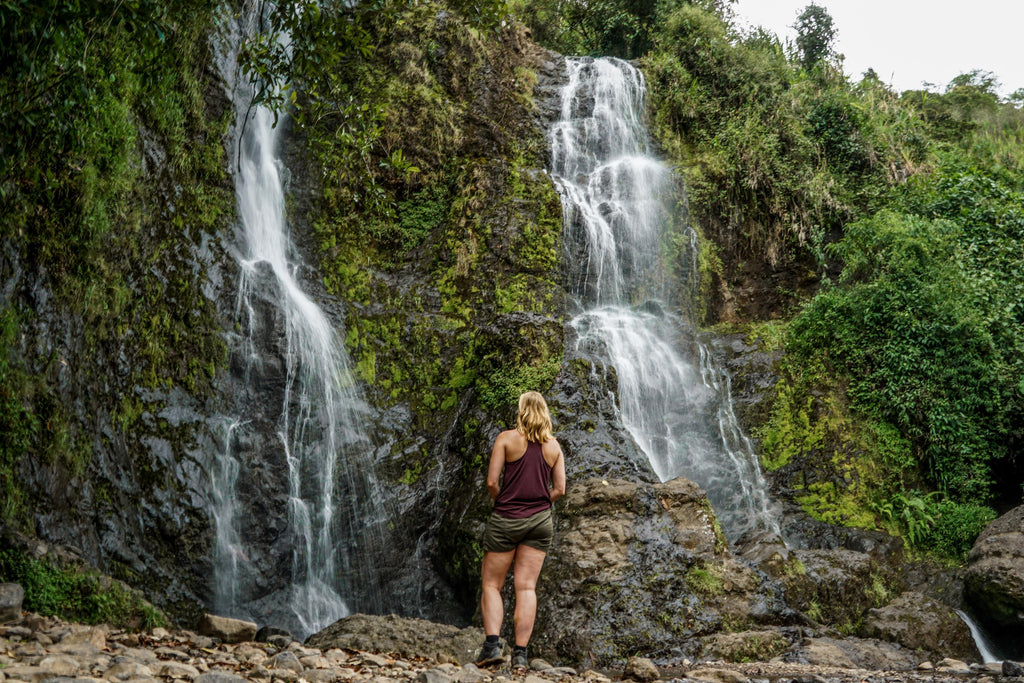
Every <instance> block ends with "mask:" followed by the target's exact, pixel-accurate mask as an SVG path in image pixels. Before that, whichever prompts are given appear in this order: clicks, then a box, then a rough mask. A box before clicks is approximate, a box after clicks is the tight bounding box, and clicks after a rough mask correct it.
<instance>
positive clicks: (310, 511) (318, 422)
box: [211, 17, 383, 638]
mask: <svg viewBox="0 0 1024 683" xmlns="http://www.w3.org/2000/svg"><path fill="white" fill-rule="evenodd" d="M249 22H250V23H255V22H254V21H253V18H252V17H250V18H249ZM238 34H239V35H236V36H234V37H233V41H232V42H234V43H235V48H234V50H235V51H236V50H237V45H238V44H239V41H240V40H241V36H243V35H246V28H245V27H243V28H241V29H239V31H238ZM223 61H224V62H225V63H226V64H227V65H228V67H227V68H225V69H224V70H233V67H234V57H233V55H231V54H229V55H226V56H225V59H224V60H223ZM229 84H232V85H233V99H234V108H235V121H236V123H235V130H236V134H237V141H236V144H237V150H236V151H237V155H236V156H235V157H233V161H235V160H237V168H235V169H234V170H235V173H234V180H235V189H236V195H237V201H238V213H239V230H238V240H239V242H238V245H237V256H238V264H239V282H238V299H237V306H236V321H237V324H238V329H240V334H239V335H238V337H237V341H236V343H235V344H234V346H235V347H236V348H234V349H233V353H234V354H235V355H236V356H240V357H242V358H244V371H243V372H242V375H243V378H244V380H245V381H244V382H243V385H244V386H246V387H247V391H250V392H252V393H254V394H259V392H261V391H269V392H281V390H282V389H283V392H281V393H282V395H281V398H280V401H281V403H280V405H279V410H276V411H270V413H269V414H271V415H273V417H272V418H269V419H271V420H272V424H270V425H268V426H266V428H265V429H264V432H265V433H270V434H273V435H276V439H277V441H278V442H279V443H278V444H276V445H274V444H272V445H273V446H274V447H273V448H267V449H265V450H266V451H267V452H270V451H273V452H274V453H275V454H276V457H277V458H281V457H282V456H283V462H281V463H280V465H281V466H283V468H284V469H285V470H286V477H283V478H284V479H286V481H287V484H286V486H287V491H286V492H282V493H284V494H285V495H286V498H287V526H286V528H285V530H284V532H283V533H282V534H280V536H279V538H278V541H277V542H276V543H275V544H274V545H275V546H276V551H277V552H278V553H280V554H282V555H284V554H287V555H288V556H290V557H285V558H281V557H277V558H274V557H270V558H257V557H255V556H254V554H255V553H256V552H257V551H256V550H255V549H254V548H253V547H252V544H247V542H246V539H247V538H251V537H254V536H256V535H257V534H258V525H259V524H260V520H259V519H258V518H257V516H256V515H255V514H253V511H252V510H251V509H245V505H250V506H251V505H254V504H258V502H257V503H253V502H245V503H244V504H243V501H242V500H241V499H240V496H239V494H238V490H237V489H238V485H239V484H238V482H239V480H240V479H241V478H243V477H248V478H249V479H251V480H252V479H259V478H260V477H264V475H263V470H264V469H266V468H274V467H275V466H277V463H275V462H265V461H260V460H258V458H259V457H260V453H259V452H258V451H257V452H256V453H255V454H248V455H249V456H250V457H249V458H248V459H247V458H246V457H244V456H243V455H241V454H239V453H237V452H236V448H235V447H234V444H235V443H236V442H239V441H240V440H244V439H249V440H253V439H254V438H255V437H254V436H253V434H256V433H257V432H256V428H257V426H258V425H256V424H255V423H256V422H257V421H258V420H259V419H261V418H263V417H264V416H261V415H258V414H256V413H259V410H258V409H256V408H251V409H250V408H247V407H243V408H241V409H242V410H251V412H253V413H254V414H253V415H247V414H242V415H238V416H234V417H232V418H229V420H228V427H227V435H226V439H225V447H224V451H223V453H221V454H220V456H219V457H218V459H217V462H216V463H215V464H214V466H213V467H211V485H212V487H213V495H212V499H213V507H214V509H213V517H214V521H215V526H216V538H217V545H216V551H215V552H216V556H215V558H214V566H215V573H216V576H215V577H214V581H215V586H216V606H217V609H218V610H219V611H220V612H221V613H224V614H228V615H232V616H245V617H248V618H253V619H257V620H258V621H262V622H263V623H266V621H265V618H266V613H265V612H266V611H270V610H274V611H275V612H274V613H275V618H277V619H279V620H280V619H281V618H282V617H281V616H280V614H281V612H282V610H281V608H280V604H281V603H285V604H286V606H287V609H286V610H285V612H286V613H290V615H289V616H290V617H291V619H287V621H288V622H289V623H286V624H281V623H275V624H274V625H277V626H287V627H289V628H290V629H291V630H292V631H293V633H294V635H296V636H297V637H300V638H303V637H305V636H306V635H308V634H310V633H314V632H316V631H318V630H320V629H322V628H324V627H325V626H327V625H329V624H331V623H333V622H334V621H335V620H337V619H339V618H341V617H343V616H346V615H347V614H348V613H349V604H350V603H351V602H352V601H353V600H362V601H363V602H364V603H365V602H366V600H365V598H366V596H365V595H362V594H360V593H359V591H365V592H370V591H371V587H372V585H373V584H374V582H373V580H372V579H371V578H370V577H373V576H374V574H375V572H374V571H373V568H372V567H369V566H367V563H368V561H369V560H368V559H367V556H368V553H364V552H362V550H363V549H364V548H365V547H366V546H367V545H371V544H372V543H374V539H373V538H372V534H373V530H374V529H379V527H380V525H381V523H382V521H383V514H382V513H381V511H380V510H379V509H377V508H376V507H375V503H373V501H379V500H381V496H379V495H376V494H375V492H374V490H375V489H376V486H377V485H376V481H375V479H374V478H373V475H372V465H371V463H370V455H369V454H370V451H371V444H370V443H369V441H368V439H367V436H366V435H365V434H364V431H363V428H362V424H363V415H364V413H365V405H364V403H363V401H362V399H361V397H360V395H359V394H358V392H357V390H356V389H355V385H354V383H353V380H352V376H351V373H350V371H349V364H348V358H347V355H346V353H345V350H344V347H343V346H342V345H341V343H340V340H339V336H338V331H337V330H336V327H335V325H336V324H337V323H336V322H332V321H331V320H329V319H328V318H327V316H326V315H325V314H324V312H323V311H322V310H321V308H320V307H319V306H318V305H317V304H316V302H314V301H313V300H312V299H311V298H310V296H309V295H308V294H307V293H306V292H305V291H304V290H303V287H302V285H301V284H300V281H299V273H300V272H301V271H302V268H303V264H302V260H301V258H300V256H299V254H298V253H297V251H296V249H295V248H294V245H293V244H292V242H291V240H290V238H289V224H288V217H287V213H286V205H285V178H286V175H287V169H286V168H285V167H284V164H283V162H282V160H281V158H280V156H279V151H278V148H279V144H280V140H279V137H280V135H281V131H282V130H283V129H284V128H285V125H284V123H285V118H286V113H279V115H278V118H277V120H275V116H274V114H273V113H272V112H271V111H269V110H268V109H267V108H265V107H262V106H257V107H250V101H251V88H249V87H248V84H247V83H246V82H245V79H244V78H238V75H237V73H234V74H232V75H231V78H230V79H229ZM232 166H233V167H234V166H235V164H234V163H233V164H232ZM268 301H269V302H270V304H269V305H268ZM268 309H269V311H268ZM268 364H269V365H270V366H272V367H270V368H269V372H268V367H267V366H268ZM282 375H283V378H282V379H283V381H277V382H268V381H266V378H267V377H268V376H272V377H281V376H282ZM270 395H274V396H276V395H278V394H276V393H272V394H270ZM255 403H256V401H253V402H252V404H255ZM247 468H248V469H247ZM277 477H278V478H279V479H281V478H282V477H281V476H280V475H277ZM282 566H287V567H288V571H289V574H290V575H289V578H288V581H289V585H288V588H287V590H286V593H287V594H286V595H281V594H278V595H274V596H271V597H270V598H269V599H268V596H267V595H259V593H260V590H261V589H262V590H263V591H264V592H265V591H266V590H267V588H266V586H267V585H270V584H272V583H273V581H274V580H275V579H278V578H279V577H274V576H268V574H272V573H275V572H279V571H280V570H281V568H282ZM274 603H276V605H275V606H274V607H271V606H270V605H271V604H274ZM364 606H365V605H364ZM261 612H263V613H261Z"/></svg>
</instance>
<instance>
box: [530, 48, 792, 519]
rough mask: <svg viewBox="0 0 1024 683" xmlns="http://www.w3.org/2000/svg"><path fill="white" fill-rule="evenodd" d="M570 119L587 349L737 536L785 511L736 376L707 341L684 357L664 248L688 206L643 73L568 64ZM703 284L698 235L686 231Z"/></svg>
mask: <svg viewBox="0 0 1024 683" xmlns="http://www.w3.org/2000/svg"><path fill="white" fill-rule="evenodd" d="M568 69H569V79H568V83H567V84H566V86H565V87H564V89H563V91H562V108H561V118H560V120H559V121H558V122H557V123H556V124H555V125H554V126H553V128H552V131H551V135H550V139H551V149H552V162H551V170H552V176H553V177H554V178H555V181H556V183H557V185H558V190H559V193H560V194H561V196H562V206H563V212H564V224H565V231H566V241H567V243H568V250H569V253H570V257H569V260H570V269H571V272H572V287H573V294H574V295H576V297H578V300H579V302H580V304H581V306H582V307H583V312H582V313H580V314H579V315H577V316H576V317H575V318H574V319H573V320H572V322H571V326H572V327H573V329H574V330H575V332H576V335H577V339H578V342H577V348H576V352H577V353H580V354H581V355H584V356H586V357H588V358H591V359H593V360H595V361H597V362H603V363H608V364H610V365H612V366H614V367H615V369H616V371H617V376H618V382H619V385H618V403H619V410H620V414H621V419H622V421H623V424H624V425H625V426H626V428H627V429H628V430H629V432H630V434H631V435H632V436H633V438H634V439H635V440H636V442H637V444H638V445H639V446H640V447H641V448H642V449H643V450H644V452H645V453H646V454H647V457H648V458H649V460H650V463H651V467H652V468H653V469H654V471H655V473H656V474H657V475H658V477H660V478H661V479H662V481H665V480H668V479H671V478H674V477H678V476H685V477H688V478H690V479H693V480H694V481H696V482H697V483H699V484H700V485H701V486H702V487H703V488H704V489H705V490H706V491H707V493H708V497H709V498H710V499H711V501H712V504H713V506H714V508H715V511H716V513H717V514H718V516H719V519H720V521H721V523H722V526H723V527H724V528H725V530H726V531H727V532H728V533H729V535H730V537H731V538H733V539H735V538H737V537H738V536H739V535H740V534H742V533H743V532H745V531H747V530H750V529H755V528H763V529H769V530H772V531H776V532H777V531H778V522H777V515H776V514H775V512H774V510H773V505H772V503H771V501H770V499H769V498H768V496H767V493H766V485H765V482H764V478H763V475H762V473H761V470H760V467H759V465H758V463H757V458H756V456H755V454H754V452H753V449H752V447H751V444H750V442H749V440H748V439H747V438H746V437H745V436H744V435H743V433H742V430H741V429H740V427H739V425H738V423H737V421H736V417H735V414H734V412H733V408H732V400H731V397H730V394H729V379H728V376H727V375H726V374H725V373H724V372H723V371H722V370H720V369H719V368H717V367H716V366H715V365H714V363H713V359H712V356H711V354H710V352H709V351H708V350H707V348H706V347H705V346H704V345H703V344H701V343H700V342H693V343H692V344H691V345H690V346H691V347H692V355H693V356H695V357H694V358H693V359H688V358H686V357H685V356H684V355H683V354H682V352H681V347H682V343H681V342H682V340H681V336H682V335H683V333H684V332H686V330H687V329H690V330H691V333H692V327H693V325H692V323H691V322H690V321H684V320H680V319H678V318H676V317H674V316H672V315H669V314H667V313H665V312H664V311H665V310H667V306H666V305H664V304H663V303H662V302H664V301H666V299H668V298H669V297H668V296H667V292H666V286H667V278H666V277H665V274H664V272H663V261H662V249H663V237H664V233H665V230H666V226H667V225H669V224H670V222H671V220H672V214H671V211H672V206H673V204H674V203H675V200H676V199H677V198H676V196H675V190H674V183H673V178H672V175H671V172H670V171H669V170H668V169H667V168H666V167H665V166H664V165H663V164H662V163H661V162H659V161H658V160H657V159H656V158H654V156H653V155H652V154H651V151H650V145H649V142H648V138H647V133H646V129H645V128H644V127H643V124H642V122H641V120H640V117H641V112H643V106H644V91H645V84H644V80H643V76H642V74H641V73H640V72H639V71H638V70H636V69H634V68H633V67H632V66H630V65H629V64H627V63H626V62H623V61H621V60H618V59H598V60H594V59H582V58H574V59H569V60H568ZM686 235H687V236H688V237H689V240H690V250H689V255H690V259H689V261H688V262H687V263H685V264H682V267H683V269H685V270H688V271H689V272H690V276H691V280H690V281H691V282H693V280H692V278H693V277H695V276H696V265H695V260H696V235H695V233H693V231H692V230H687V231H686Z"/></svg>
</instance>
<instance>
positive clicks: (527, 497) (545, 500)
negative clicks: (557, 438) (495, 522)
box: [494, 441, 551, 519]
mask: <svg viewBox="0 0 1024 683" xmlns="http://www.w3.org/2000/svg"><path fill="white" fill-rule="evenodd" d="M550 482H551V466H550V465H548V463H547V461H546V460H544V451H543V450H542V449H541V445H540V444H539V443H534V442H533V441H530V442H528V443H527V444H526V452H525V453H523V457H521V458H519V459H518V460H516V461H515V462H506V463H505V476H504V478H503V479H502V481H501V491H499V492H498V497H497V498H496V499H495V501H494V511H495V512H496V513H498V514H499V515H500V516H502V517H507V518H509V519H523V518H525V517H529V516H530V515H535V514H537V513H538V512H542V511H544V510H547V509H548V508H550V507H551V494H550V493H549V492H548V484H549V483H550Z"/></svg>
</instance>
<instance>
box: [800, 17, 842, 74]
mask: <svg viewBox="0 0 1024 683" xmlns="http://www.w3.org/2000/svg"><path fill="white" fill-rule="evenodd" d="M794 28H796V46H797V49H798V50H799V51H800V64H801V66H803V68H804V69H805V70H807V71H811V70H812V69H814V68H815V67H816V66H818V65H819V64H821V63H822V62H823V61H825V60H827V59H828V58H829V57H833V56H834V55H835V50H834V48H833V44H834V43H835V39H836V27H835V22H833V21H832V15H830V14H829V13H828V10H827V9H825V8H824V7H822V6H820V5H816V4H814V3H813V2H812V3H811V4H810V5H808V6H807V7H805V8H804V10H803V11H802V12H801V13H800V15H799V16H798V17H797V18H796V25H795V27H794Z"/></svg>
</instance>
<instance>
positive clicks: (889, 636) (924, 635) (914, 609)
mask: <svg viewBox="0 0 1024 683" xmlns="http://www.w3.org/2000/svg"><path fill="white" fill-rule="evenodd" d="M860 634H861V635H862V636H864V637H866V638H878V639H880V640H887V641H890V642H893V643H899V644H900V645H902V646H904V647H906V648H909V649H911V650H921V651H922V652H926V653H931V654H933V655H936V656H937V657H941V656H942V655H947V656H953V657H959V658H971V659H974V660H977V659H979V655H978V649H977V647H975V645H974V638H973V637H972V636H971V631H970V629H969V628H967V624H965V623H964V622H963V620H962V619H961V618H960V617H958V616H957V615H956V613H955V612H953V610H951V609H950V608H948V607H946V606H945V605H942V604H940V603H938V602H936V601H935V600H932V599H931V598H928V597H926V596H924V595H922V594H920V593H915V592H906V593H903V594H901V595H900V596H899V597H898V598H896V600H894V601H893V602H891V603H889V604H888V605H886V606H885V607H882V608H878V609H871V610H868V613H867V615H866V618H865V621H864V625H863V626H862V627H861V631H860Z"/></svg>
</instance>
